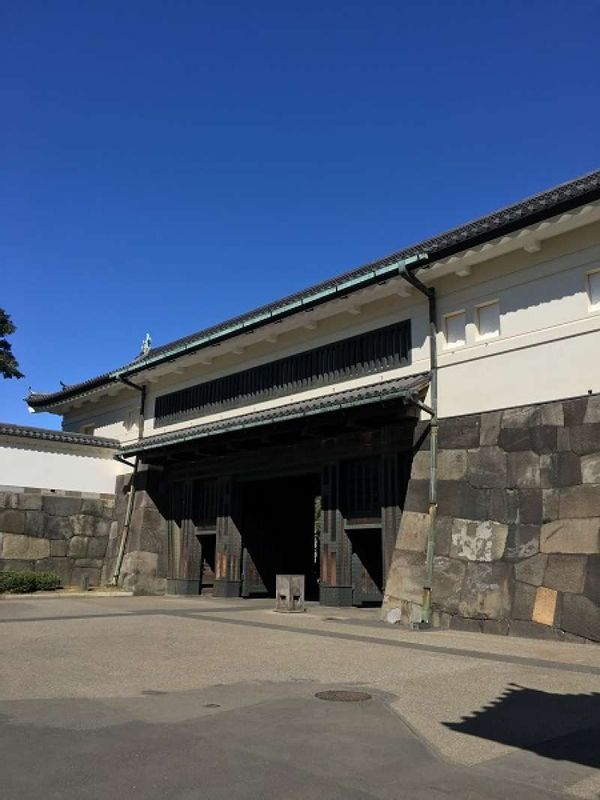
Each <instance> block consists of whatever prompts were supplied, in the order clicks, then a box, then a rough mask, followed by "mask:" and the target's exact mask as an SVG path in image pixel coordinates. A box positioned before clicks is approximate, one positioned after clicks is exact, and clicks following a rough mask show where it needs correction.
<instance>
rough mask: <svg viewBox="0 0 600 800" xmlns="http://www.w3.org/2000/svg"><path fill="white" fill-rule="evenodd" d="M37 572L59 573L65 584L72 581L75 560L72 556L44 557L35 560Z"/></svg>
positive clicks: (67, 584) (61, 580)
mask: <svg viewBox="0 0 600 800" xmlns="http://www.w3.org/2000/svg"><path fill="white" fill-rule="evenodd" d="M35 571H36V572H54V574H55V575H58V577H59V578H60V582H61V583H62V585H63V586H69V584H70V583H71V573H72V572H73V562H72V561H71V559H70V558H54V557H52V556H51V557H50V558H44V559H39V560H38V561H36V562H35Z"/></svg>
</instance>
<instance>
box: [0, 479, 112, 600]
mask: <svg viewBox="0 0 600 800" xmlns="http://www.w3.org/2000/svg"><path fill="white" fill-rule="evenodd" d="M114 511H115V498H114V495H112V494H93V493H90V492H74V491H59V490H56V491H53V490H51V489H36V488H29V487H15V486H8V487H2V489H0V570H2V571H6V570H34V571H37V572H54V573H56V574H58V575H59V576H60V578H61V581H62V583H63V585H64V586H68V585H70V584H75V585H79V584H80V582H81V579H82V577H83V576H84V575H87V576H88V578H89V583H90V585H91V586H94V585H98V584H99V583H100V579H101V571H102V566H103V563H104V556H105V553H106V547H107V543H108V540H109V534H110V533H111V528H112V529H114V528H116V523H115V521H114Z"/></svg>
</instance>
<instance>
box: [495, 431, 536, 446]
mask: <svg viewBox="0 0 600 800" xmlns="http://www.w3.org/2000/svg"><path fill="white" fill-rule="evenodd" d="M498 444H499V446H500V447H501V448H502V449H503V450H506V451H507V452H511V451H519V450H531V449H532V447H531V428H502V430H501V431H500V435H499V436H498Z"/></svg>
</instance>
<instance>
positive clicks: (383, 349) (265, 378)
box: [154, 320, 411, 424]
mask: <svg viewBox="0 0 600 800" xmlns="http://www.w3.org/2000/svg"><path fill="white" fill-rule="evenodd" d="M410 347H411V344H410V320H403V321H402V322H398V323H396V324H395V325H388V326H386V327H385V328H378V329H377V330H374V331H369V332H368V333H363V334H360V335H359V336H353V337H351V338H349V339H341V340H339V341H337V342H332V343H331V344H328V345H324V346H322V347H317V348H315V349H314V350H306V351H304V352H302V353H298V354H297V355H293V356H289V357H288V358H283V359H278V360H277V361H271V362H269V363H268V364H262V365H261V366H257V367H252V368H251V369H247V370H244V371H243V372H236V373H233V374H232V375H226V376H224V377H222V378H216V379H215V380H212V381H207V382H205V383H199V384H197V385H196V386H190V387H188V388H187V389H179V390H178V391H175V392H171V393H170V394H164V395H161V396H160V397H157V398H156V403H155V406H154V416H155V424H163V423H164V422H165V420H167V419H169V420H170V419H173V418H178V419H181V418H185V417H186V416H187V417H188V418H190V417H193V416H198V415H199V414H201V413H202V414H205V413H212V412H213V411H216V410H220V409H226V408H227V409H229V408H239V407H240V406H243V405H247V404H249V403H252V402H257V401H260V400H266V399H267V398H271V397H282V396H284V395H286V394H291V393H293V392H297V391H301V390H302V389H307V388H309V387H312V386H327V385H328V384H332V383H337V382H338V381H344V380H349V379H350V378H356V377H359V376H361V375H368V374H371V373H378V372H385V371H386V370H388V369H393V368H394V367H398V366H400V365H402V364H407V363H409V359H410Z"/></svg>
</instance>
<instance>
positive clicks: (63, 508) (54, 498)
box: [42, 495, 81, 517]
mask: <svg viewBox="0 0 600 800" xmlns="http://www.w3.org/2000/svg"><path fill="white" fill-rule="evenodd" d="M42 508H43V509H44V511H45V512H46V514H52V515H53V516H56V517H71V516H73V515H74V514H78V513H79V511H80V510H81V498H78V497H61V496H60V495H46V496H45V497H44V498H43V500H42Z"/></svg>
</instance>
